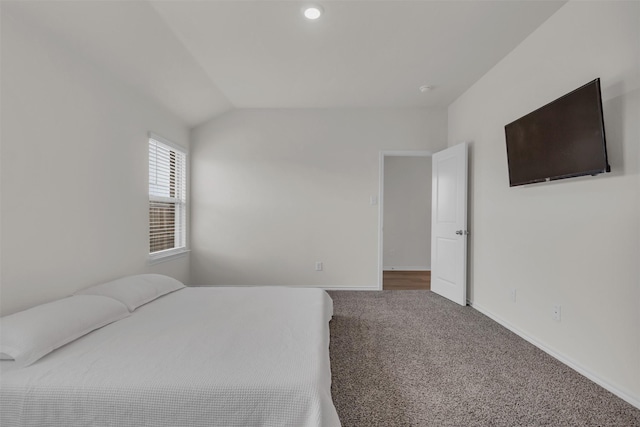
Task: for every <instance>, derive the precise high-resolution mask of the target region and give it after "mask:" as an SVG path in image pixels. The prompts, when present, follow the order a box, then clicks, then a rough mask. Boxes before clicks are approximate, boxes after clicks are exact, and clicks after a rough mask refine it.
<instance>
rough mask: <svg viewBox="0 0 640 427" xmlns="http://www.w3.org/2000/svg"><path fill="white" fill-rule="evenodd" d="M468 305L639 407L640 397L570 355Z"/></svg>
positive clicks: (474, 306) (475, 306) (489, 313)
mask: <svg viewBox="0 0 640 427" xmlns="http://www.w3.org/2000/svg"><path fill="white" fill-rule="evenodd" d="M469 305H470V306H471V307H473V308H474V309H476V310H478V311H479V312H480V313H482V314H484V315H485V316H487V317H489V318H490V319H492V320H494V321H495V322H497V323H499V324H500V325H502V326H504V327H505V328H507V329H509V330H510V331H511V332H513V333H514V334H516V335H518V336H519V337H521V338H523V339H524V340H526V341H528V342H530V343H531V344H533V345H535V346H536V347H538V348H539V349H540V350H542V351H544V352H545V353H547V354H548V355H549V356H551V357H553V358H554V359H557V360H559V361H560V362H562V363H564V364H565V365H567V366H568V367H570V368H571V369H573V370H574V371H576V372H578V373H579V374H582V375H584V376H585V377H587V378H589V379H590V380H591V381H593V382H594V383H596V384H598V385H599V386H600V387H602V388H604V389H606V390H609V391H610V392H611V393H613V394H615V395H616V396H618V397H619V398H620V399H622V400H624V401H626V402H628V403H630V404H631V405H633V406H635V407H636V408H638V409H640V399H638V398H636V397H634V396H631V395H630V394H628V393H627V392H625V391H623V390H620V389H619V388H618V387H616V386H615V385H613V384H611V383H609V382H608V381H606V380H604V379H602V378H600V377H599V376H598V375H596V374H594V373H593V372H591V371H590V370H589V369H587V368H585V367H584V366H582V365H580V364H579V363H577V362H576V361H574V360H572V359H571V358H570V357H567V356H565V355H563V354H561V353H559V352H557V351H555V350H553V349H551V348H549V347H547V346H546V345H545V344H543V343H541V342H540V341H538V340H537V339H535V338H533V337H532V336H530V335H528V334H526V333H525V332H523V331H521V330H520V329H518V328H517V327H515V326H513V325H512V324H511V323H509V322H507V321H506V320H504V319H503V318H502V317H500V316H498V315H496V314H494V313H492V312H491V311H489V310H487V309H486V308H484V307H482V306H479V305H478V304H472V303H471V302H469Z"/></svg>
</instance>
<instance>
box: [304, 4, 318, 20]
mask: <svg viewBox="0 0 640 427" xmlns="http://www.w3.org/2000/svg"><path fill="white" fill-rule="evenodd" d="M322 12H323V9H322V6H319V5H316V6H307V7H305V8H304V9H302V14H303V15H304V17H305V18H307V19H311V20H314V19H318V18H320V16H321V15H322Z"/></svg>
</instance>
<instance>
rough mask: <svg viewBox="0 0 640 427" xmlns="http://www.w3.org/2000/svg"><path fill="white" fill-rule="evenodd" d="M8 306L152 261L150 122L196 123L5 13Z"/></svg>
mask: <svg viewBox="0 0 640 427" xmlns="http://www.w3.org/2000/svg"><path fill="white" fill-rule="evenodd" d="M1 35H2V46H1V47H2V58H1V59H2V77H1V85H2V87H1V89H2V105H1V106H2V131H1V138H2V147H1V148H2V151H1V154H2V158H1V176H2V179H1V183H2V193H1V195H2V197H1V200H2V204H1V206H2V216H1V227H2V242H1V251H2V260H1V262H2V265H1V273H0V279H1V306H0V310H1V311H2V314H10V313H12V312H14V311H18V310H20V309H24V308H27V307H29V306H32V305H35V304H39V303H42V302H46V301H50V300H53V299H56V298H59V297H63V296H67V295H69V294H71V293H72V292H74V291H75V290H77V289H79V288H82V287H86V286H89V285H92V284H96V283H100V282H102V281H106V280H110V279H114V278H117V277H120V276H123V275H126V274H133V273H140V272H151V271H153V272H161V273H165V274H170V275H172V276H174V277H176V278H178V279H180V280H183V281H188V278H189V260H188V257H185V258H183V259H180V260H176V261H171V262H168V263H163V264H159V265H156V266H153V267H149V266H148V265H147V254H148V240H147V226H148V203H147V185H148V184H147V182H148V167H147V162H148V155H147V150H148V148H147V144H148V139H147V132H148V131H154V132H156V133H158V134H160V135H163V136H164V137H166V138H169V139H172V140H173V141H175V142H176V143H179V144H182V145H185V146H188V143H189V141H188V129H187V128H186V126H185V125H184V124H183V123H182V122H180V121H179V120H178V119H176V118H175V117H174V116H172V115H171V114H169V113H168V112H166V111H165V110H162V109H161V108H159V107H157V106H156V105H155V104H153V103H152V102H150V101H147V100H146V99H142V98H141V97H138V96H137V95H136V94H135V92H134V91H133V90H132V89H131V88H129V87H125V86H123V85H122V84H121V83H119V82H118V81H117V80H115V79H114V78H112V77H111V76H110V75H106V74H105V73H104V72H103V71H102V70H101V69H99V68H98V67H95V66H94V65H93V64H92V63H90V62H88V61H86V60H84V59H83V58H82V57H80V56H78V55H77V54H76V53H75V52H74V51H73V50H72V49H71V48H67V47H65V46H63V45H62V44H60V43H58V42H56V40H55V38H54V37H53V36H52V35H51V34H48V33H47V32H45V31H44V30H41V29H38V28H36V27H34V26H32V25H30V24H28V23H25V22H22V21H21V20H20V19H18V18H17V17H12V16H10V15H9V14H8V13H7V12H6V11H3V13H2V34H1Z"/></svg>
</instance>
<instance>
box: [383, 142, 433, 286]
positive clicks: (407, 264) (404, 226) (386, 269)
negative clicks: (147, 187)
mask: <svg viewBox="0 0 640 427" xmlns="http://www.w3.org/2000/svg"><path fill="white" fill-rule="evenodd" d="M431 180H432V177H431V152H427V151H383V152H381V153H380V196H379V200H380V204H379V230H378V236H379V248H378V249H379V284H378V286H379V289H394V290H400V289H430V283H431Z"/></svg>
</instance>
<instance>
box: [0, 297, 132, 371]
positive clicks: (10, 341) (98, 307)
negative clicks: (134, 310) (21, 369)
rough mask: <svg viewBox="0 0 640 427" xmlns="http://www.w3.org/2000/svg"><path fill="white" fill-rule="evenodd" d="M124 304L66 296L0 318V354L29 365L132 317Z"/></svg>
mask: <svg viewBox="0 0 640 427" xmlns="http://www.w3.org/2000/svg"><path fill="white" fill-rule="evenodd" d="M129 314H130V313H129V310H127V307H125V306H124V305H123V304H122V303H120V302H118V301H116V300H114V299H111V298H107V297H102V296H96V295H85V296H81V297H69V298H63V299H60V300H57V301H53V302H50V303H47V304H42V305H38V306H36V307H33V308H30V309H28V310H24V311H20V312H18V313H15V314H11V315H9V316H4V317H2V318H0V353H2V354H3V356H4V357H3V359H4V360H6V359H14V360H15V361H16V362H17V363H18V364H20V365H21V366H28V365H30V364H32V363H33V362H35V361H36V360H38V359H40V358H41V357H42V356H44V355H45V354H47V353H50V352H52V351H53V350H55V349H56V348H58V347H61V346H63V345H65V344H67V343H70V342H71V341H73V340H75V339H78V338H80V337H81V336H83V335H86V334H88V333H89V332H91V331H93V330H94V329H98V328H101V327H103V326H105V325H108V324H109V323H112V322H115V321H116V320H120V319H122V318H125V317H127V316H129Z"/></svg>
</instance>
